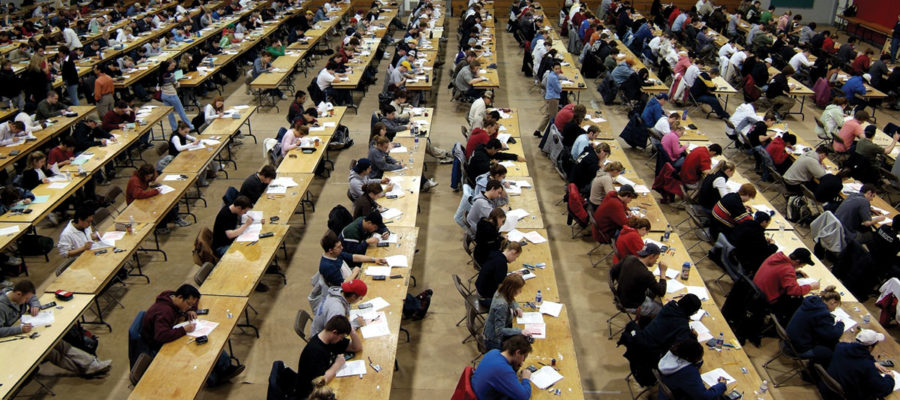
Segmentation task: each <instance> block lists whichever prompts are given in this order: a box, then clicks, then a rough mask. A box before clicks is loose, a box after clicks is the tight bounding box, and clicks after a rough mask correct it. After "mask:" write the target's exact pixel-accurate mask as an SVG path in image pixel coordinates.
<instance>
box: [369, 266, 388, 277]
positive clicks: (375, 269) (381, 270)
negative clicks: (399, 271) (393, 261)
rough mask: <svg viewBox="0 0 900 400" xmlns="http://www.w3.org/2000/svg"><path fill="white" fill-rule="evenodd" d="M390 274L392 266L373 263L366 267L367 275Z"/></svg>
mask: <svg viewBox="0 0 900 400" xmlns="http://www.w3.org/2000/svg"><path fill="white" fill-rule="evenodd" d="M390 274H391V267H382V266H377V265H372V266H369V267H366V275H369V276H378V275H382V276H388V275H390Z"/></svg>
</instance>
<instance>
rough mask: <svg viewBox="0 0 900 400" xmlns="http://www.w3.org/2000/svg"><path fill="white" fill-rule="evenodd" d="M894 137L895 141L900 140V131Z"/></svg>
mask: <svg viewBox="0 0 900 400" xmlns="http://www.w3.org/2000/svg"><path fill="white" fill-rule="evenodd" d="M893 138H894V141H895V142H896V141H898V140H900V133H895V134H894V136H893Z"/></svg>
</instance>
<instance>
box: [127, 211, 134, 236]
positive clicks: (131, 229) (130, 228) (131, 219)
mask: <svg viewBox="0 0 900 400" xmlns="http://www.w3.org/2000/svg"><path fill="white" fill-rule="evenodd" d="M132 233H134V215H129V216H128V234H129V235H130V234H132Z"/></svg>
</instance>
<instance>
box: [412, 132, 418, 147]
mask: <svg viewBox="0 0 900 400" xmlns="http://www.w3.org/2000/svg"><path fill="white" fill-rule="evenodd" d="M416 131H417V132H416V136H415V139H413V142H414V143H415V146H413V149H415V150H419V132H418V129H416Z"/></svg>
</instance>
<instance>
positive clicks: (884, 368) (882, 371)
mask: <svg viewBox="0 0 900 400" xmlns="http://www.w3.org/2000/svg"><path fill="white" fill-rule="evenodd" d="M23 328H24V327H23ZM24 331H25V329H22V332H24ZM875 368H876V369H878V372H881V373H882V374H889V373H891V370H889V369H887V368H886V367H885V366H883V365H881V364H879V363H877V362H876V363H875Z"/></svg>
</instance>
